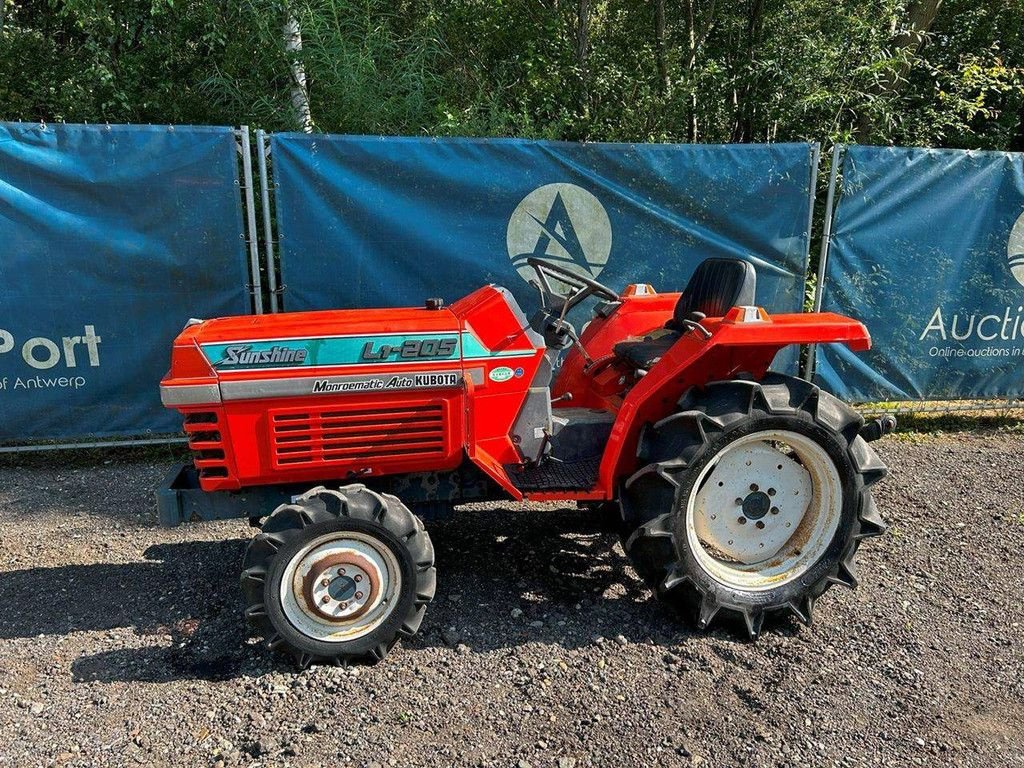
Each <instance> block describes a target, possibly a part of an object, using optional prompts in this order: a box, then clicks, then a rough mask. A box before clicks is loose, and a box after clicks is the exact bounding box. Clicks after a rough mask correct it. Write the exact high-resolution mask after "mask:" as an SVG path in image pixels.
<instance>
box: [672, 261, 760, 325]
mask: <svg viewBox="0 0 1024 768" xmlns="http://www.w3.org/2000/svg"><path fill="white" fill-rule="evenodd" d="M756 288H757V273H755V272H754V265H753V264H751V263H750V262H749V261H744V260H743V259H705V260H704V261H702V262H701V263H700V265H699V266H698V267H697V271H696V272H694V273H693V276H692V277H691V278H690V282H688V283H687V284H686V288H685V289H684V290H683V292H682V294H681V295H680V296H679V301H677V302H676V308H675V311H674V312H673V313H672V320H671V321H670V325H671V326H672V327H675V329H676V330H680V331H681V330H683V326H682V325H681V324H680V321H682V320H685V319H687V318H688V317H689V316H690V315H691V314H692V313H694V312H701V313H703V314H704V315H706V316H707V317H722V316H723V315H724V314H725V313H726V312H728V311H729V310H730V309H732V308H733V307H739V306H746V305H752V304H753V303H754V292H755V289H756Z"/></svg>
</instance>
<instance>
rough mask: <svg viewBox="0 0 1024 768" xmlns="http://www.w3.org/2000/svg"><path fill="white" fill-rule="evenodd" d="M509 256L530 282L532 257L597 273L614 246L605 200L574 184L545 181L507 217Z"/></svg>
mask: <svg viewBox="0 0 1024 768" xmlns="http://www.w3.org/2000/svg"><path fill="white" fill-rule="evenodd" d="M505 243H506V245H507V246H508V257H509V258H510V259H511V260H512V265H513V266H514V267H515V268H516V270H517V271H518V272H519V276H520V277H522V278H523V280H526V281H527V282H529V281H530V280H532V279H534V278H535V277H536V275H535V274H534V271H533V268H532V267H530V266H529V265H528V264H527V263H526V259H527V258H529V257H530V256H536V257H538V258H541V259H546V260H547V261H550V262H553V263H555V264H558V265H559V266H563V267H566V268H568V269H570V270H572V271H573V272H576V273H577V274H579V275H582V276H584V277H592V278H596V277H597V276H598V275H599V274H601V270H602V269H604V265H605V264H607V263H608V255H609V254H610V253H611V251H612V223H611V221H610V220H609V219H608V212H607V211H605V209H604V206H603V205H601V201H600V200H598V199H597V198H596V197H594V195H593V194H591V193H590V192H588V191H587V190H585V189H583V188H582V187H577V186H576V185H575V184H545V185H544V186H543V187H538V188H537V189H535V190H533V192H531V193H530V194H528V195H527V196H526V197H524V198H523V201H522V202H521V203H519V205H517V206H516V209H515V211H513V212H512V217H511V218H510V219H509V220H508V232H507V233H506V235H505Z"/></svg>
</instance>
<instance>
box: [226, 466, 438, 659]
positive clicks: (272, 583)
mask: <svg viewBox="0 0 1024 768" xmlns="http://www.w3.org/2000/svg"><path fill="white" fill-rule="evenodd" d="M243 568H244V570H243V571H242V576H241V586H242V593H243V595H244V596H245V602H246V610H245V615H246V617H247V618H248V620H249V622H250V623H251V624H252V625H254V626H255V628H256V629H257V630H258V631H259V632H260V633H261V634H262V635H263V637H264V638H265V639H266V643H267V646H268V647H269V648H270V649H271V650H280V651H283V652H286V653H290V654H291V655H292V656H294V658H295V660H296V662H297V664H298V665H299V667H301V668H305V667H306V666H308V665H309V664H310V663H313V662H328V663H334V664H346V663H348V662H352V661H379V660H380V659H382V658H384V656H385V654H387V652H388V651H389V650H390V649H391V647H392V646H393V645H394V644H395V642H397V640H398V639H399V637H411V636H412V635H414V634H415V633H416V631H417V630H418V629H419V626H420V623H421V622H422V621H423V614H424V612H425V611H426V606H427V603H429V602H430V601H431V599H433V597H434V591H435V587H436V574H435V570H434V548H433V546H432V545H431V543H430V537H429V536H428V535H427V532H426V531H425V530H424V528H423V524H422V523H421V522H420V521H419V519H418V518H417V517H416V516H415V515H413V514H412V513H411V512H410V511H409V510H408V508H407V507H406V506H405V505H404V504H402V502H401V501H399V500H398V499H397V498H395V497H394V496H389V495H387V494H379V493H376V492H374V491H371V490H370V489H368V488H366V487H365V486H363V485H348V486H345V487H343V488H341V489H339V490H330V489H327V488H324V487H317V488H314V489H312V490H311V491H309V492H307V493H305V494H303V495H302V496H300V497H299V498H298V499H296V500H295V501H294V502H293V503H291V504H283V505H281V506H280V507H278V508H277V509H276V510H275V511H274V512H273V514H271V515H270V517H269V518H267V520H266V522H265V523H264V524H263V528H262V532H261V533H260V534H258V535H257V536H256V537H255V538H254V539H253V540H252V542H251V543H250V544H249V547H248V549H247V550H246V553H245V559H244V562H243Z"/></svg>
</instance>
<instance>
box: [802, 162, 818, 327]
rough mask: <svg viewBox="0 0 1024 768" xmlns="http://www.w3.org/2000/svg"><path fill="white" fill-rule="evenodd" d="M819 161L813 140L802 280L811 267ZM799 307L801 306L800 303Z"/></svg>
mask: <svg viewBox="0 0 1024 768" xmlns="http://www.w3.org/2000/svg"><path fill="white" fill-rule="evenodd" d="M820 163H821V144H819V143H818V142H814V144H813V145H812V147H811V179H810V189H808V191H807V197H808V206H807V252H806V253H805V254H804V280H806V279H807V273H808V272H809V271H810V269H811V235H812V234H813V232H814V203H815V201H816V199H817V197H818V165H819V164H820ZM801 309H803V306H802V304H801Z"/></svg>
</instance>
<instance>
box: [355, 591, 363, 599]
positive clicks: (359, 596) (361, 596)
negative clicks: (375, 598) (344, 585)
mask: <svg viewBox="0 0 1024 768" xmlns="http://www.w3.org/2000/svg"><path fill="white" fill-rule="evenodd" d="M362 599H363V593H362V592H356V600H362Z"/></svg>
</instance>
